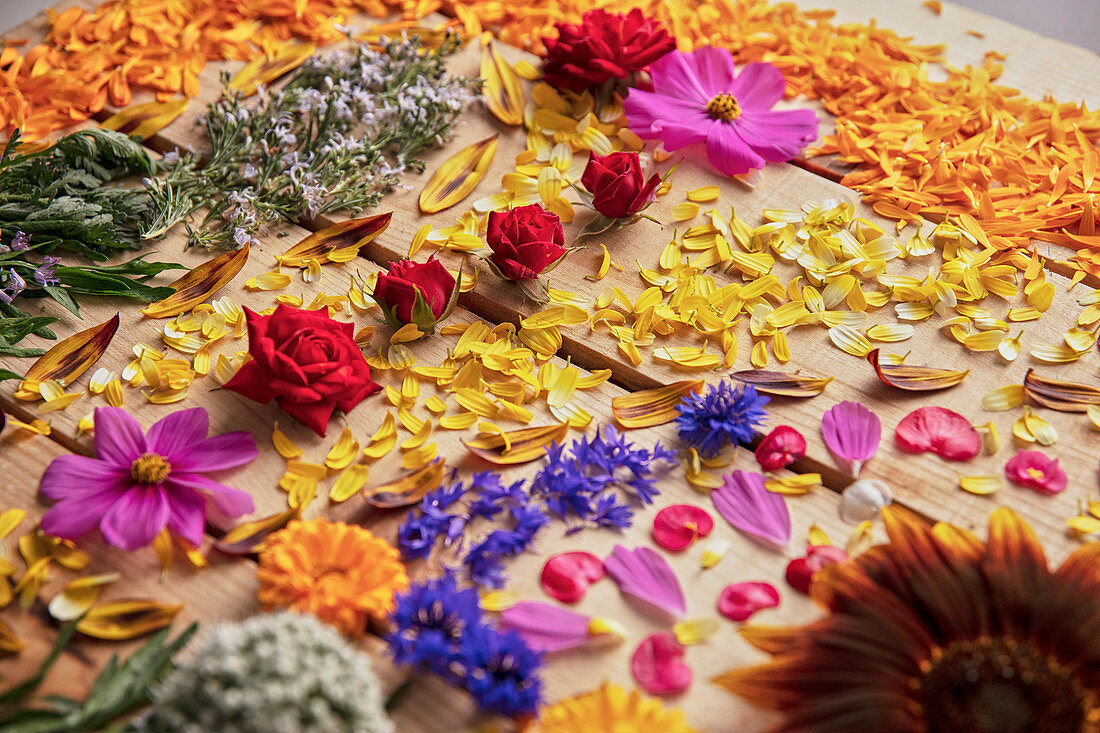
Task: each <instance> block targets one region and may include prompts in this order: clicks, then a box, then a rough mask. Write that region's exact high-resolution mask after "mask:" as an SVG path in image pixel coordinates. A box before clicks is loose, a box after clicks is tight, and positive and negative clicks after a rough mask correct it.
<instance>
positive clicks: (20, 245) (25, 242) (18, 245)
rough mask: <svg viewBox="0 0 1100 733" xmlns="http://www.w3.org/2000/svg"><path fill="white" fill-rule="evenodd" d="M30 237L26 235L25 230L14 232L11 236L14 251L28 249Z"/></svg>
mask: <svg viewBox="0 0 1100 733" xmlns="http://www.w3.org/2000/svg"><path fill="white" fill-rule="evenodd" d="M30 246H31V238H30V237H29V236H27V233H26V232H16V233H15V236H14V237H12V238H11V248H12V249H13V250H15V251H16V252H24V251H26V250H28V249H30Z"/></svg>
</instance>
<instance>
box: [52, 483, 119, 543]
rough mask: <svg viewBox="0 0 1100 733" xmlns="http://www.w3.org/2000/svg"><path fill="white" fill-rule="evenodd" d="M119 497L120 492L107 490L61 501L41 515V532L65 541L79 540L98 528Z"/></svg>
mask: <svg viewBox="0 0 1100 733" xmlns="http://www.w3.org/2000/svg"><path fill="white" fill-rule="evenodd" d="M121 496H122V492H121V491H115V490H107V491H100V492H98V493H89V494H83V495H81V496H80V497H79V498H73V499H63V500H62V501H59V502H57V503H56V504H54V505H53V506H52V507H50V508H49V510H48V511H47V512H46V513H45V515H43V517H42V522H41V526H42V531H43V532H45V533H46V534H52V535H53V536H54V537H60V538H62V539H65V540H76V539H80V538H81V537H83V536H84V535H86V534H88V533H89V532H91V531H92V530H93V529H95V528H96V527H98V526H99V523H100V521H101V520H102V519H103V515H104V514H106V513H107V512H108V511H109V510H110V509H111V507H112V506H114V503H115V502H116V501H118V500H119V498H121Z"/></svg>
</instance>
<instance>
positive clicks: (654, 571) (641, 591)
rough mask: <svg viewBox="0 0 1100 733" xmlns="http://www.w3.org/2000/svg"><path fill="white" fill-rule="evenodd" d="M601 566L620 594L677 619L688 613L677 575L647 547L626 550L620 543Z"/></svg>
mask: <svg viewBox="0 0 1100 733" xmlns="http://www.w3.org/2000/svg"><path fill="white" fill-rule="evenodd" d="M603 565H604V567H605V568H606V569H607V574H608V576H610V577H611V579H612V580H614V581H615V584H616V585H618V586H619V590H620V591H622V592H623V593H626V594H627V595H631V596H634V597H635V598H638V599H639V600H642V601H645V602H646V603H649V604H651V605H654V606H656V607H657V608H660V609H661V610H663V611H665V612H667V613H669V614H671V615H673V616H675V617H676V618H683V617H684V614H685V613H687V603H686V602H685V601H684V592H683V590H681V589H680V581H678V580H677V579H676V574H675V573H673V572H672V568H670V567H669V566H668V563H667V562H665V561H664V559H663V558H662V557H661V556H660V555H658V554H657V553H656V552H654V551H653V550H651V549H649V548H648V547H638V548H635V549H633V550H628V549H626V548H625V547H623V546H622V545H615V549H614V550H612V551H611V555H610V556H608V557H607V558H606V559H604V561H603Z"/></svg>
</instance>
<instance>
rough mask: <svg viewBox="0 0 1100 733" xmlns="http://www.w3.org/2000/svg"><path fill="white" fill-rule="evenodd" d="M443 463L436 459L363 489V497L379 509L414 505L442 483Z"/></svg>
mask: <svg viewBox="0 0 1100 733" xmlns="http://www.w3.org/2000/svg"><path fill="white" fill-rule="evenodd" d="M432 445H434V443H433V444H432ZM444 466H445V464H444V462H443V461H442V460H440V459H436V460H435V461H433V462H432V463H429V464H428V465H427V466H424V467H423V468H421V469H419V470H417V471H414V472H412V473H410V474H408V475H407V476H403V477H401V478H399V479H397V480H396V481H391V482H390V483H388V484H384V485H382V486H375V487H373V488H368V489H364V494H363V495H364V497H365V498H366V500H367V503H368V504H370V505H371V506H376V507H379V508H381V509H398V508H400V507H405V506H410V505H412V504H416V503H417V502H419V501H420V500H421V499H422V498H424V495H425V494H427V493H428V492H429V491H431V490H432V489H436V488H438V487H439V484H440V483H442V481H443V469H444Z"/></svg>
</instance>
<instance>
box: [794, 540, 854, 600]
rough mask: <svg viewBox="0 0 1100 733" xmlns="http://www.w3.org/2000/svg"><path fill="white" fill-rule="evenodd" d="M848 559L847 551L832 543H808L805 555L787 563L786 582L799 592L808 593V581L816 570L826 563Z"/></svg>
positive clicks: (811, 579)
mask: <svg viewBox="0 0 1100 733" xmlns="http://www.w3.org/2000/svg"><path fill="white" fill-rule="evenodd" d="M847 561H848V553H847V552H845V551H844V550H842V549H840V548H839V547H833V546H832V545H810V546H809V547H807V548H806V556H805V557H796V558H795V559H794V560H791V561H790V562H789V563H787V582H788V583H790V585H791V587H792V588H794V589H795V590H796V591H798V592H799V593H809V592H810V583H811V582H812V581H813V579H814V575H816V574H817V571H819V570H821V569H822V568H823V567H825V566H826V565H835V564H837V563H841V562H847Z"/></svg>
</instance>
